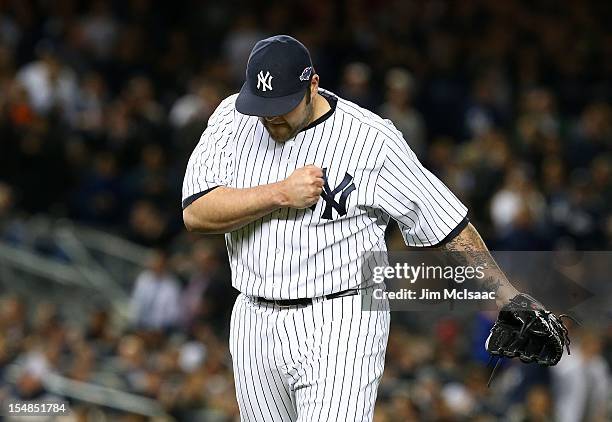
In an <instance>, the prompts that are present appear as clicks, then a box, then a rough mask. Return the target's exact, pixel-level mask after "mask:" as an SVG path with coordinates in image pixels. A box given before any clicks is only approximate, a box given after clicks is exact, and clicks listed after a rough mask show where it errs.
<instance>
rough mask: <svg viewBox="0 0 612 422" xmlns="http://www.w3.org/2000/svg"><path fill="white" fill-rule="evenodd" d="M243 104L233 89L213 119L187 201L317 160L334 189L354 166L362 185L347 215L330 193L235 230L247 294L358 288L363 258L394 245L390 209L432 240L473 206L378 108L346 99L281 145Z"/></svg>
mask: <svg viewBox="0 0 612 422" xmlns="http://www.w3.org/2000/svg"><path fill="white" fill-rule="evenodd" d="M322 92H326V91H322ZM328 95H332V94H330V93H328ZM234 102H235V96H231V97H228V98H227V99H226V100H224V101H223V102H222V103H221V105H220V106H219V107H218V108H217V110H216V111H215V113H214V114H213V116H212V117H211V118H210V121H209V125H208V127H207V129H206V130H205V131H204V133H203V135H202V137H201V139H200V142H199V143H198V145H197V146H196V148H195V150H194V152H193V154H192V156H191V158H190V160H189V164H188V166H187V172H186V175H185V180H184V183H183V200H185V199H187V198H189V197H190V196H191V195H194V194H198V193H199V192H202V191H204V190H206V189H210V188H212V187H214V186H218V185H226V186H230V187H235V188H246V187H253V186H258V185H262V184H267V183H273V182H277V181H280V180H283V179H285V178H286V177H288V176H289V175H290V174H291V173H292V172H293V170H295V169H296V168H299V167H303V166H305V165H308V164H315V165H317V166H318V167H321V168H326V175H327V180H328V184H329V187H330V189H334V188H335V187H336V186H338V185H339V184H340V183H341V182H342V180H343V179H344V178H345V177H346V175H347V174H349V175H350V176H352V177H353V179H352V183H353V184H354V185H355V187H356V189H355V191H353V192H351V193H350V194H349V195H348V197H347V199H346V209H347V213H346V214H345V215H342V216H341V215H339V214H338V212H337V211H336V210H335V209H332V210H331V213H332V219H331V220H329V219H325V218H322V215H323V213H324V211H325V208H326V206H327V202H326V201H324V200H323V198H321V199H320V200H319V202H318V203H317V204H316V207H315V209H314V210H311V209H304V210H296V209H288V208H283V209H279V210H277V211H275V212H273V213H271V214H269V215H267V216H264V217H262V218H260V219H258V220H256V221H253V222H251V223H250V224H247V225H246V226H244V227H243V228H241V229H239V230H236V231H233V232H231V233H228V234H226V243H227V247H228V251H229V257H230V263H231V268H232V274H233V278H232V281H233V285H234V287H236V288H237V289H238V290H240V291H241V292H243V293H245V294H248V295H252V296H262V297H266V298H270V299H296V298H300V297H317V296H322V295H326V294H330V293H334V292H338V291H342V290H346V289H349V288H354V287H357V286H359V285H360V283H361V277H360V276H361V268H360V267H359V261H360V260H359V258H360V257H361V256H363V254H364V253H365V252H368V251H371V250H386V247H385V244H384V232H385V226H386V224H387V223H388V222H389V219H390V217H391V218H394V219H395V220H397V221H398V223H399V225H400V228H401V230H402V233H403V236H404V239H405V241H406V243H407V244H408V245H411V246H431V245H435V244H437V243H439V242H440V241H441V240H442V239H444V238H445V237H446V236H447V235H448V234H449V233H450V232H451V231H452V230H453V229H454V228H455V227H457V225H458V224H459V223H460V222H461V221H462V220H463V218H464V217H465V216H466V214H467V209H466V208H465V206H464V205H463V204H461V202H460V201H459V200H458V199H457V198H456V197H455V196H454V195H453V194H452V193H451V192H450V191H449V190H448V188H446V186H444V184H443V183H442V182H440V181H439V180H438V179H437V178H436V177H435V176H434V175H432V174H431V173H430V172H429V171H428V170H427V169H425V168H424V167H423V166H422V165H421V163H420V162H419V161H418V159H417V158H416V156H415V155H414V153H413V152H412V151H411V150H410V148H409V147H408V144H407V143H406V142H405V140H404V139H403V138H402V136H401V134H400V132H399V131H397V130H396V129H395V127H394V126H393V124H392V123H391V122H390V121H388V120H383V119H382V118H380V117H379V116H377V115H376V114H374V113H372V112H370V111H368V110H365V109H363V108H360V107H358V106H357V105H355V104H353V103H351V102H349V101H345V100H343V99H338V102H337V106H336V110H335V112H334V113H333V115H332V116H331V117H330V118H328V119H327V120H325V121H324V122H323V123H320V124H318V125H315V126H314V127H312V128H310V129H307V130H304V131H302V132H300V133H299V134H297V135H296V137H295V138H294V139H292V140H289V141H287V142H285V143H278V142H275V141H274V140H273V139H272V138H270V136H269V135H268V133H267V131H266V129H265V128H264V127H263V125H261V123H260V122H259V120H258V119H257V118H256V117H252V116H245V115H241V114H240V113H238V112H236V110H235V109H234ZM339 197H340V194H338V195H337V196H336V198H335V199H336V200H339ZM379 264H381V265H382V264H384V263H382V262H381V263H379Z"/></svg>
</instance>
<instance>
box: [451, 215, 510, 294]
mask: <svg viewBox="0 0 612 422" xmlns="http://www.w3.org/2000/svg"><path fill="white" fill-rule="evenodd" d="M440 248H441V249H442V250H446V251H448V252H454V253H453V254H452V256H453V259H454V260H456V261H458V262H457V264H458V265H463V266H468V265H469V266H472V267H477V266H478V267H482V268H484V271H483V272H484V274H485V277H483V278H482V279H480V280H479V281H480V284H481V287H483V288H484V289H486V290H488V291H493V292H495V293H496V298H497V304H498V305H503V304H504V303H506V302H508V301H509V300H510V299H511V298H512V297H514V296H515V295H517V294H518V291H517V290H516V289H515V288H514V287H513V286H512V285H511V284H510V282H509V281H508V278H507V277H506V275H505V274H504V273H503V271H502V270H501V269H500V268H499V266H498V265H497V263H496V262H495V260H494V259H493V257H492V256H491V254H490V253H489V249H488V248H487V245H485V243H484V241H483V240H482V238H481V237H480V235H479V234H478V232H477V231H476V229H475V228H474V226H473V225H472V224H471V223H470V224H468V225H467V226H466V227H465V228H464V229H463V231H462V232H461V233H459V235H458V236H456V237H455V238H454V239H452V240H450V241H449V242H447V243H445V244H444V245H442V246H441V247H440Z"/></svg>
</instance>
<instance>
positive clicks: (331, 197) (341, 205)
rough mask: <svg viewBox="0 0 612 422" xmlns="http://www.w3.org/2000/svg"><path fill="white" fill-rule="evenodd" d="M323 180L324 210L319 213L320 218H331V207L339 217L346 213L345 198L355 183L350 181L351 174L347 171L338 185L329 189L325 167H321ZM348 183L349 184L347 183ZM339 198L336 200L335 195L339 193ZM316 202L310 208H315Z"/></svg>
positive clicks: (353, 188)
mask: <svg viewBox="0 0 612 422" xmlns="http://www.w3.org/2000/svg"><path fill="white" fill-rule="evenodd" d="M323 180H325V184H324V185H323V192H321V197H322V198H323V200H324V201H325V210H324V211H323V214H322V215H321V218H324V219H326V220H332V208H333V209H335V210H336V211H337V212H338V214H339V215H340V217H342V216H343V215H346V200H347V198H348V196H349V195H350V194H351V192H353V191H354V190H355V189H356V188H355V184H354V183H352V181H353V176H351V175H350V174H348V173H345V174H344V179H342V182H340V184H339V185H338V186H336V187H335V188H334V190H331V188H330V187H329V184H328V183H327V168H324V169H323ZM349 183H350V185H349ZM340 192H342V193H341V194H340V200H339V201H338V202H336V199H335V197H336V195H337V194H338V193H340ZM316 206H317V204H314V205H313V206H311V207H310V209H311V210H313V211H314V210H315V208H316Z"/></svg>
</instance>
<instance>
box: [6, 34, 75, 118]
mask: <svg viewBox="0 0 612 422" xmlns="http://www.w3.org/2000/svg"><path fill="white" fill-rule="evenodd" d="M36 52H37V54H38V56H39V60H37V61H34V62H32V63H29V64H28V65H26V66H24V67H23V68H22V69H20V70H19V73H18V75H17V79H18V80H19V81H20V82H21V83H22V84H23V86H24V87H25V89H26V91H27V92H28V95H29V97H30V100H31V102H32V105H33V106H34V109H35V110H36V111H37V112H38V113H41V114H47V113H49V112H51V111H52V110H53V109H54V108H58V109H59V110H60V111H61V113H62V115H63V116H64V117H65V118H66V119H67V120H68V121H73V119H74V111H75V106H76V103H77V100H78V96H79V91H78V84H77V79H76V76H75V74H74V72H73V71H72V70H71V69H70V68H68V67H67V66H65V65H64V63H62V60H61V58H60V57H59V55H58V52H57V47H55V46H54V45H53V44H52V43H51V41H49V40H43V41H41V42H40V43H39V44H38V45H37V47H36Z"/></svg>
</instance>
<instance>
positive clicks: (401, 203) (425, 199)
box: [375, 122, 468, 246]
mask: <svg viewBox="0 0 612 422" xmlns="http://www.w3.org/2000/svg"><path fill="white" fill-rule="evenodd" d="M388 123H389V130H388V131H386V132H387V134H388V136H385V137H384V138H385V139H384V142H383V146H382V148H383V151H381V152H382V153H383V154H381V156H383V157H384V158H383V162H382V164H381V167H380V173H379V174H378V178H377V180H376V190H375V197H376V199H375V200H376V203H377V205H378V207H380V208H381V209H382V210H383V211H384V212H386V213H387V214H388V215H389V216H390V217H392V218H393V219H394V220H396V221H397V222H398V225H399V227H400V230H401V232H402V235H403V237H404V241H405V242H406V245H408V246H436V245H438V244H440V243H441V242H443V241H445V240H446V239H448V238H451V237H452V235H455V234H458V233H459V232H460V231H461V230H462V229H463V227H465V225H466V224H467V221H468V220H467V208H466V207H465V205H463V204H462V203H461V201H459V199H457V197H456V196H455V195H454V194H453V193H452V192H451V191H450V190H449V189H448V188H447V187H446V185H444V183H442V182H441V181H440V180H439V179H438V178H437V177H436V176H434V175H433V174H432V173H431V172H430V171H429V170H427V169H426V168H425V167H423V165H422V164H421V163H420V162H419V160H418V158H417V157H416V155H415V154H414V152H413V151H412V150H411V149H410V147H409V146H408V144H407V143H406V141H405V140H404V138H403V137H402V135H401V133H400V132H399V131H397V130H396V129H395V127H393V125H392V124H391V123H390V122H388Z"/></svg>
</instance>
